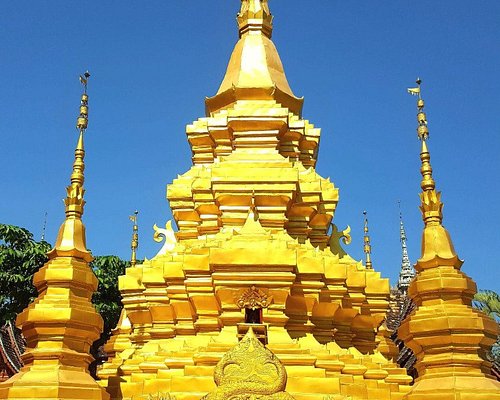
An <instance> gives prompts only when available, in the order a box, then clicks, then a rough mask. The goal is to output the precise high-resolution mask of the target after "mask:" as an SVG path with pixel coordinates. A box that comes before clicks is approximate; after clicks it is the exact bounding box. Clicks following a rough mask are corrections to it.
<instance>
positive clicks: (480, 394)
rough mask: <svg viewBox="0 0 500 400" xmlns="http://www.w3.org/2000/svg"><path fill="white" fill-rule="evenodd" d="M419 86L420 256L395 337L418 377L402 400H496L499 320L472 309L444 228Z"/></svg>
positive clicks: (472, 288) (469, 284)
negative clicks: (494, 356) (490, 355)
mask: <svg viewBox="0 0 500 400" xmlns="http://www.w3.org/2000/svg"><path fill="white" fill-rule="evenodd" d="M417 84H418V87H416V88H412V89H409V92H410V93H412V94H415V95H417V96H418V100H417V120H418V128H417V133H418V137H419V139H420V140H421V142H422V150H421V152H420V159H421V161H422V167H421V169H420V172H421V173H422V182H421V188H422V193H421V194H420V199H421V205H420V210H421V211H422V217H423V220H424V225H425V228H424V232H423V236H422V256H421V257H420V259H419V260H418V261H417V264H416V265H415V269H416V271H417V276H416V278H415V279H414V280H413V281H412V282H411V284H410V286H409V289H408V293H409V296H410V297H411V299H412V300H413V301H414V303H415V304H416V306H417V308H416V310H415V311H414V312H412V313H411V314H410V315H409V316H408V317H407V318H406V319H405V320H404V321H403V323H402V324H401V326H400V328H399V329H398V336H399V337H400V338H401V339H402V340H404V342H405V345H406V346H408V347H409V348H410V349H411V350H413V352H414V353H415V356H416V358H417V362H416V365H415V368H416V370H417V373H418V378H417V379H416V381H415V385H413V386H412V389H411V391H410V392H409V393H408V394H407V395H406V396H405V397H404V399H407V400H438V399H439V400H469V399H471V400H472V399H473V400H483V399H484V400H495V399H500V382H498V381H497V380H496V379H495V378H494V377H493V376H492V375H491V363H490V362H488V360H487V359H486V354H487V352H488V350H489V349H490V348H491V346H492V345H493V343H495V341H496V339H497V336H498V334H499V328H498V324H497V323H496V322H495V321H493V320H492V319H491V318H489V317H487V316H486V315H485V314H484V313H482V312H480V311H478V310H475V309H474V308H472V306H471V304H472V298H473V297H474V295H475V294H476V292H477V289H476V284H475V283H474V281H473V280H472V279H471V278H469V277H468V276H467V275H465V274H464V273H463V272H462V271H461V270H460V268H461V266H462V263H463V261H461V260H460V259H459V258H458V255H457V253H456V252H455V249H454V247H453V244H452V242H451V238H450V234H449V233H448V231H447V230H446V229H445V228H444V227H443V225H442V221H443V203H442V201H441V193H440V192H437V191H436V183H435V181H434V178H433V176H432V167H431V163H430V153H429V149H428V147H427V139H428V136H429V129H428V127H427V116H426V114H425V112H424V105H425V104H424V100H423V99H422V97H421V88H420V84H421V81H420V79H418V80H417Z"/></svg>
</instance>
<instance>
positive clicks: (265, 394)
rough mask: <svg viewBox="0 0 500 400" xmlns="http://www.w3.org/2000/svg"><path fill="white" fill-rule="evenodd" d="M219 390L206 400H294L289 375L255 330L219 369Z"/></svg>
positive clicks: (217, 375)
mask: <svg viewBox="0 0 500 400" xmlns="http://www.w3.org/2000/svg"><path fill="white" fill-rule="evenodd" d="M214 380H215V383H216V385H217V386H218V388H217V389H216V390H215V391H214V392H212V393H210V394H209V395H207V396H205V397H203V399H204V400H257V399H258V400H293V397H292V396H290V395H289V394H288V393H286V392H285V391H284V390H285V387H286V382H287V374H286V370H285V367H284V366H283V364H281V362H280V361H279V360H278V358H277V357H276V356H275V355H274V354H273V353H272V352H271V351H269V350H268V349H266V348H265V347H264V346H263V345H262V343H261V342H260V341H259V340H258V339H257V338H256V336H255V334H254V332H253V330H252V328H250V329H249V331H248V333H247V334H246V335H245V337H244V338H243V339H242V340H241V342H240V343H238V345H236V347H234V348H233V349H232V350H230V351H228V352H227V353H226V354H224V357H222V360H220V361H219V363H218V364H217V366H216V367H215V372H214Z"/></svg>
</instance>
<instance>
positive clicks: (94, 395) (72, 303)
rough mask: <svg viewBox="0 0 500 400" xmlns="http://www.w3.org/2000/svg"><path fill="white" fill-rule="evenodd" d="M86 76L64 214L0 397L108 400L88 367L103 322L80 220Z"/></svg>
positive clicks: (37, 277)
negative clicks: (15, 364) (17, 366)
mask: <svg viewBox="0 0 500 400" xmlns="http://www.w3.org/2000/svg"><path fill="white" fill-rule="evenodd" d="M89 77H90V74H89V73H88V72H86V73H85V74H84V75H83V76H81V77H80V80H81V82H82V84H83V86H84V93H83V94H82V97H81V105H80V115H79V116H78V119H77V129H78V130H79V138H78V144H77V146H76V150H75V161H74V163H73V172H72V174H71V183H70V185H69V186H68V187H67V195H66V199H65V200H64V203H65V206H66V207H65V211H66V219H65V220H64V222H63V224H62V225H61V228H60V229H59V234H58V235H57V240H56V244H55V246H54V248H53V249H52V250H51V251H50V252H49V253H48V257H49V261H47V263H46V264H45V265H44V266H43V267H42V268H41V269H40V270H39V271H38V272H37V273H36V274H35V277H34V280H33V283H34V285H35V287H36V289H37V290H38V297H37V298H36V300H35V301H34V302H33V303H31V304H30V305H29V306H28V308H26V309H25V310H24V311H23V312H22V313H21V314H19V315H18V317H17V321H16V324H17V325H18V326H21V327H22V331H23V335H24V337H25V339H26V351H25V353H24V354H23V355H22V360H23V363H24V367H23V368H22V369H21V371H20V372H19V373H17V374H16V375H14V376H13V377H12V378H10V379H9V380H7V381H6V382H3V383H0V399H26V400H27V399H30V400H34V399H44V400H59V399H72V400H80V399H81V400H84V399H85V400H86V399H92V400H101V399H102V400H107V399H109V394H108V393H106V391H105V390H104V389H103V388H102V387H101V386H99V385H98V384H97V382H96V381H95V380H94V379H93V378H92V377H91V376H90V374H89V372H88V366H89V364H90V362H91V361H92V356H91V355H90V354H89V351H90V346H91V345H92V343H93V342H94V341H95V340H97V338H99V336H100V334H101V331H102V327H103V322H102V318H101V316H100V315H99V314H98V313H97V312H96V310H95V308H94V306H93V305H92V304H91V302H90V299H91V297H92V294H93V293H94V291H95V290H96V288H97V278H96V277H95V275H94V273H93V272H92V270H91V269H90V267H89V263H90V261H92V255H91V254H90V252H89V251H88V250H87V246H86V240H85V226H84V225H83V222H82V215H83V209H84V205H85V200H84V199H83V195H84V193H85V189H84V188H83V183H84V175H83V172H84V169H85V163H84V157H85V149H84V145H83V137H84V133H85V130H86V129H87V125H88V99H89V98H88V95H87V82H88V79H89Z"/></svg>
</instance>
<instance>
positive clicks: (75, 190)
mask: <svg viewBox="0 0 500 400" xmlns="http://www.w3.org/2000/svg"><path fill="white" fill-rule="evenodd" d="M83 76H84V77H85V78H83V77H82V76H80V82H82V84H83V87H84V91H83V93H82V97H81V101H80V103H81V104H80V114H79V115H78V118H77V122H76V127H77V129H78V130H79V131H80V134H79V137H78V143H77V145H76V149H75V161H74V162H73V171H72V173H71V184H70V186H68V187H67V188H66V191H67V195H66V199H65V200H64V203H65V205H66V218H78V219H80V218H81V217H82V215H83V207H84V205H85V200H84V199H83V195H84V194H85V189H84V188H83V184H84V181H85V177H84V174H83V172H84V171H85V148H84V143H83V136H84V133H85V130H86V129H87V126H88V111H89V109H88V100H89V97H88V95H87V82H88V79H89V77H90V74H89V73H88V71H87V72H85V74H84V75H83Z"/></svg>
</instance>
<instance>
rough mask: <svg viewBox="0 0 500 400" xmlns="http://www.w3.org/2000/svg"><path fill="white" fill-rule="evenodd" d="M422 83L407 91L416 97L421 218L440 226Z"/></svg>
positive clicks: (439, 204)
mask: <svg viewBox="0 0 500 400" xmlns="http://www.w3.org/2000/svg"><path fill="white" fill-rule="evenodd" d="M421 84H422V81H421V79H420V78H418V79H417V87H416V88H410V89H408V93H410V94H412V95H416V96H418V100H417V121H418V127H417V135H418V138H419V139H420V141H421V142H422V150H421V151H420V160H421V161H422V167H421V168H420V173H421V174H422V181H421V183H420V187H421V188H422V193H421V194H420V199H421V206H420V210H421V211H422V216H423V219H424V223H425V225H428V224H441V222H442V221H443V213H442V209H443V203H442V202H441V193H440V192H436V182H435V181H434V178H433V177H432V166H431V155H430V152H429V149H428V147H427V139H428V138H429V128H428V127H427V116H426V115H425V112H424V106H425V103H424V100H423V99H422V90H421Z"/></svg>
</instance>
